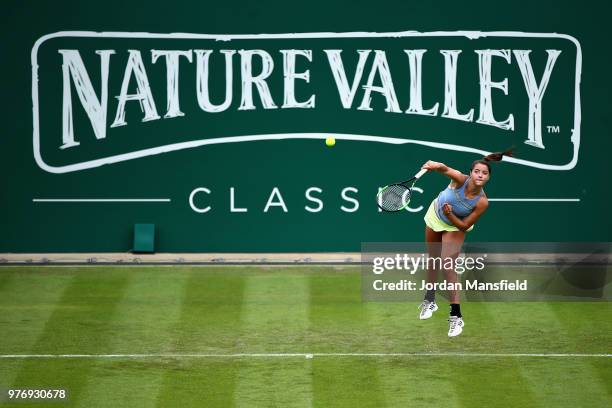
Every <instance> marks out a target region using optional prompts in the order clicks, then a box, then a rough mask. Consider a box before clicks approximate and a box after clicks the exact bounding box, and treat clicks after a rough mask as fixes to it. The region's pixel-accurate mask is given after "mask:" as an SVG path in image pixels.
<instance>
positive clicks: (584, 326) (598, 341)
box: [544, 302, 612, 406]
mask: <svg viewBox="0 0 612 408" xmlns="http://www.w3.org/2000/svg"><path fill="white" fill-rule="evenodd" d="M544 309H545V311H546V313H548V314H550V315H551V316H555V317H556V319H555V320H556V322H557V325H559V326H560V327H561V328H562V332H563V336H564V337H566V338H568V339H572V341H573V343H574V349H575V350H580V351H595V350H597V351H599V350H606V349H608V348H609V347H610V331H609V327H608V325H607V324H606V323H605V322H609V321H610V316H612V304H610V303H608V302H605V303H600V302H549V303H545V304H544ZM575 366H576V367H577V370H576V371H575V372H576V373H577V372H580V374H579V378H580V379H589V380H588V381H584V382H583V384H582V387H580V388H579V389H577V390H576V395H578V396H580V395H582V394H583V393H585V392H586V393H588V395H589V397H590V398H595V401H596V403H597V404H602V403H603V402H604V401H606V402H607V403H606V404H603V405H601V406H610V405H612V400H611V399H610V395H611V394H612V381H610V379H611V378H612V363H608V362H607V361H606V362H600V363H596V362H593V361H590V360H587V361H580V362H577V363H576V365H575ZM589 406H595V405H593V404H590V405H589Z"/></svg>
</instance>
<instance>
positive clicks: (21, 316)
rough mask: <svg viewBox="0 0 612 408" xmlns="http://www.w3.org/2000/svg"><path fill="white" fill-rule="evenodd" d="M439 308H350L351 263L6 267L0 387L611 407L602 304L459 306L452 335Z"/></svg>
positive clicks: (252, 398)
mask: <svg viewBox="0 0 612 408" xmlns="http://www.w3.org/2000/svg"><path fill="white" fill-rule="evenodd" d="M440 304H441V306H442V307H441V309H440V310H439V311H438V312H437V313H436V314H434V317H433V318H432V319H430V320H427V321H419V320H418V318H417V316H418V310H417V306H418V303H416V302H409V303H407V302H406V303H399V302H396V303H362V302H361V297H360V270H359V268H358V267H297V266H296V267H264V266H261V267H230V266H225V267H221V266H219V267H216V266H215V267H178V266H172V267H169V266H146V267H145V266H142V267H140V266H130V267H117V266H113V267H109V266H92V267H35V266H20V267H10V266H6V267H2V268H0V333H1V335H0V354H1V355H2V356H3V357H2V358H1V359H0V388H3V389H4V391H3V393H4V394H6V389H8V388H21V389H23V388H30V389H32V388H35V389H40V388H46V389H55V388H61V389H66V390H67V391H68V393H69V399H68V401H67V402H64V403H56V404H51V405H50V406H75V407H191V406H193V407H232V406H236V407H283V408H284V407H311V406H315V407H384V406H389V407H412V406H421V407H430V408H434V407H436V408H437V407H608V406H612V397H611V394H612V357H610V356H609V354H610V353H611V352H612V342H611V340H612V337H611V333H612V305H611V304H610V303H609V302H584V303H578V302H468V303H465V304H463V305H462V311H463V314H464V318H465V321H466V326H465V330H464V332H463V334H462V335H461V336H459V337H457V338H454V339H449V338H448V337H447V335H446V332H447V330H448V325H447V322H446V319H447V305H446V302H444V301H443V299H440ZM305 353H313V354H314V357H313V358H305V355H304V354H305ZM334 353H341V354H343V355H337V354H334ZM345 353H346V354H345ZM368 353H381V354H383V355H364V354H368ZM393 353H433V354H434V355H432V356H423V355H403V356H392V355H390V354H393ZM522 353H525V354H538V353H542V354H550V353H556V354H563V356H554V357H553V356H546V357H541V356H540V357H538V356H517V355H516V354H522ZM13 354H18V355H41V354H51V355H56V354H70V355H74V354H79V355H94V356H93V357H91V356H90V357H44V358H40V357H38V358H36V357H30V358H14V357H7V356H8V355H13ZM110 354H121V355H124V356H121V357H109V356H108V355H110ZM144 354H150V356H143V355H144ZM169 354H172V355H179V356H168V355H169ZM235 354H243V355H242V356H236V355H235ZM273 354H275V355H273ZM288 354H296V355H293V356H292V355H288ZM348 354H354V355H348ZM495 354H499V355H495ZM565 354H570V355H565ZM571 354H574V355H573V356H572V355H571ZM576 354H582V355H581V356H577V355H576ZM594 354H608V356H593V355H594ZM102 355H106V356H102ZM127 355H136V356H131V357H130V356H127ZM162 355H165V356H162ZM211 355H216V356H211ZM500 355H501V356H500ZM96 356H97V357H96ZM47 404H49V402H41V403H33V402H31V401H30V402H18V403H14V404H12V403H8V402H3V403H2V404H0V406H17V407H27V406H41V405H42V406H45V405H47ZM47 406H49V405H47Z"/></svg>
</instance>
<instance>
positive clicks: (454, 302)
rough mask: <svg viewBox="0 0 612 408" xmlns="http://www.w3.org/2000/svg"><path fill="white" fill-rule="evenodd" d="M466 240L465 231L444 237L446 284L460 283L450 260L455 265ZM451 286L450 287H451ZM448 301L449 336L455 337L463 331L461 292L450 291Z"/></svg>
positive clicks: (442, 255)
mask: <svg viewBox="0 0 612 408" xmlns="http://www.w3.org/2000/svg"><path fill="white" fill-rule="evenodd" d="M464 239H465V232H463V231H447V232H444V234H443V235H442V252H441V257H442V260H443V261H444V277H445V279H446V282H447V283H449V284H455V285H452V286H454V287H456V283H458V282H459V279H458V276H457V273H456V272H455V268H453V267H450V266H451V264H450V262H449V259H452V265H454V263H455V259H457V257H458V256H459V253H461V247H462V246H463V241H464ZM449 286H450V285H449ZM448 299H449V301H450V306H451V310H450V318H449V323H450V325H449V330H448V336H449V337H455V336H458V335H459V334H461V332H462V331H463V326H464V322H463V316H462V315H461V304H460V301H459V291H458V290H456V289H454V288H453V289H452V290H449V291H448Z"/></svg>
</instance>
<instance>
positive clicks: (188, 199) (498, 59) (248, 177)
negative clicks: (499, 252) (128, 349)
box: [0, 1, 612, 252]
mask: <svg viewBox="0 0 612 408" xmlns="http://www.w3.org/2000/svg"><path fill="white" fill-rule="evenodd" d="M588 3H589V2H586V3H585V2H580V3H578V2H568V1H562V2H559V1H555V2H553V1H542V2H530V3H525V4H521V3H507V4H505V5H503V6H502V5H499V4H496V3H492V2H480V1H479V2H461V3H457V2H435V3H431V2H410V1H393V2H364V1H351V2H318V1H317V2H308V3H307V4H303V3H295V4H292V3H290V2H266V1H258V2H231V3H228V4H222V3H217V2H185V3H182V2H172V4H169V3H165V2H114V1H109V2H105V3H104V4H102V3H99V4H94V5H86V4H85V3H82V2H68V1H60V2H54V3H53V4H52V3H48V2H27V3H23V2H9V3H7V4H6V5H5V7H4V11H3V14H2V17H0V18H1V21H2V25H1V27H0V30H1V32H2V53H3V64H2V65H1V66H0V70H1V72H2V85H3V86H2V88H3V90H4V92H3V98H2V102H1V104H2V111H3V114H4V115H3V117H4V120H3V127H2V133H1V134H0V148H1V152H2V160H0V166H1V169H2V175H3V177H2V180H3V181H2V185H3V186H2V189H1V191H2V200H1V201H0V205H1V210H2V211H1V212H0V217H1V219H2V221H1V225H2V226H1V228H2V234H0V252H46V251H58V252H68V251H127V250H129V249H130V248H131V239H132V227H133V224H135V223H154V224H156V227H157V234H158V235H157V250H158V251H169V252H179V251H187V252H190V251H197V252H199V251H203V252H212V251H228V252H238V251H252V252H259V251H278V252H284V251H358V250H359V248H360V244H361V242H376V241H418V240H421V239H422V237H423V229H424V224H423V220H422V218H423V215H424V211H425V209H426V207H427V206H428V205H429V203H430V202H431V200H432V199H433V198H434V197H435V196H436V195H437V193H438V192H439V191H440V190H441V189H442V188H444V186H445V185H446V180H444V178H443V177H442V176H440V175H437V174H428V175H426V176H425V177H424V178H423V179H422V181H421V182H420V183H419V187H420V188H421V189H422V190H420V191H419V192H418V193H417V194H416V195H415V198H414V199H413V202H412V203H411V207H412V209H413V211H405V212H403V213H401V214H386V213H381V212H379V211H378V209H377V207H376V203H375V200H374V196H375V194H376V192H377V189H378V187H380V186H383V185H385V184H387V183H388V182H392V181H398V180H402V179H405V178H409V177H410V176H411V175H412V174H413V173H414V172H416V170H418V169H419V167H420V166H421V165H422V163H424V162H425V161H426V160H428V159H433V160H437V161H443V162H445V163H447V164H448V165H450V166H452V167H455V168H458V169H460V170H463V171H467V170H468V169H469V165H470V163H471V162H472V161H473V160H475V159H477V158H480V157H481V156H482V154H483V153H486V152H490V151H495V150H501V149H504V148H507V147H510V146H515V147H516V159H515V160H511V161H505V162H503V163H499V164H497V165H496V166H494V169H493V174H492V179H491V181H490V183H489V184H488V185H487V186H486V192H487V195H488V196H489V198H490V199H491V203H490V207H489V210H488V211H487V213H486V214H485V215H484V216H483V218H482V219H481V220H480V221H479V223H478V225H477V226H476V228H475V230H474V231H473V232H471V233H470V240H473V241H481V242H482V241H610V232H609V231H610V226H611V222H610V219H609V217H608V216H607V213H608V209H609V207H610V205H609V201H610V193H609V187H608V186H609V184H610V183H609V181H608V180H607V179H608V176H609V174H610V171H609V167H608V160H609V157H608V156H609V150H610V147H611V146H612V143H611V141H610V131H609V129H610V126H611V116H612V109H611V104H610V98H609V95H611V94H612V86H611V85H610V81H609V80H608V79H607V78H608V75H609V72H608V71H609V67H610V63H611V62H612V58H611V57H610V53H609V52H608V48H609V46H608V44H607V39H608V38H609V35H608V33H607V30H606V25H607V22H606V18H607V17H606V16H607V14H608V13H606V12H603V11H601V10H600V7H599V6H598V8H594V7H590V6H589V5H588ZM527 4H528V7H527V6H526V5H527ZM593 4H595V3H593ZM598 4H599V3H598ZM595 9H598V10H599V11H598V12H595V11H594V10H595ZM172 33H175V34H172ZM176 33H182V34H176ZM555 33H556V34H555ZM168 51H171V52H168ZM179 52H180V53H179ZM226 56H227V57H226ZM226 58H227V59H226ZM360 58H361V59H360ZM292 60H293V61H294V65H291V62H292ZM228 61H229V65H228V64H227V63H226V62H228ZM105 62H107V67H108V68H107V71H105V69H104V67H105ZM360 64H361V65H360ZM174 70H175V71H176V73H175V71H174ZM230 72H231V78H230V77H229V76H228V75H229V74H228V73H230ZM249 76H251V77H254V78H255V79H253V80H251V82H249V79H248V78H249ZM264 77H265V78H264ZM455 77H456V80H455V81H454V82H453V80H452V79H453V78H455ZM257 78H259V80H258V79H257ZM262 78H263V79H262ZM543 78H545V80H544V81H543V80H542V79H543ZM227 83H229V84H230V86H229V88H226V84H227ZM449 84H450V85H449ZM453 84H454V85H453ZM449 86H451V88H449ZM452 87H456V89H452ZM504 87H505V89H503V88H504ZM291 89H293V92H292V91H291ZM268 92H269V93H268ZM227 95H231V100H229V99H228V98H226V96H227ZM249 95H250V96H249ZM262 95H263V96H262ZM206 96H209V99H210V100H209V101H208V104H207V101H206V100H205V99H206ZM198 98H200V99H198ZM224 101H226V102H227V103H226V105H225V106H220V105H222V103H223V102H224ZM436 104H437V110H436V109H435V106H436ZM210 105H217V106H218V107H217V108H216V109H215V108H212V107H211V106H210ZM122 106H123V107H122ZM88 109H89V110H88ZM430 109H433V110H431V111H430V113H429V114H425V111H427V110H430ZM488 109H490V111H489V110H488ZM470 112H471V113H472V116H471V117H470V116H469V113H470ZM461 115H462V116H461ZM459 116H460V117H461V118H462V119H458V118H457V117H459ZM510 117H512V119H511V120H512V124H511V125H510V124H509V122H506V124H505V125H504V124H503V122H504V121H505V120H510V119H509V118H510ZM538 117H539V118H540V119H539V120H538ZM493 121H496V122H498V123H497V124H493V123H492V122H493ZM96 126H98V127H97V128H96ZM530 127H531V128H532V132H533V133H530V130H529V129H530ZM327 136H335V137H336V139H337V143H336V146H334V147H333V148H328V147H326V146H325V143H324V139H325V137H327ZM526 142H529V143H526ZM510 199H511V200H512V201H511V200H510ZM517 199H518V200H521V201H516V200H517ZM53 200H60V201H53ZM62 200H63V201H62ZM67 200H68V201H67ZM70 200H73V201H70ZM74 200H81V201H74ZM82 200H94V201H82ZM101 200H106V201H101ZM126 200H127V201H126ZM129 200H132V201H129ZM133 200H136V201H133ZM232 201H233V204H232Z"/></svg>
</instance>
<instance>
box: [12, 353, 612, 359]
mask: <svg viewBox="0 0 612 408" xmlns="http://www.w3.org/2000/svg"><path fill="white" fill-rule="evenodd" d="M266 357H270V358H292V357H303V358H314V357H604V358H610V357H612V354H585V353H237V354H206V353H191V354H189V353H187V354H0V358H6V359H9V358H23V359H27V358H58V359H59V358H116V359H121V358H125V359H132V358H266Z"/></svg>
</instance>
